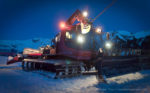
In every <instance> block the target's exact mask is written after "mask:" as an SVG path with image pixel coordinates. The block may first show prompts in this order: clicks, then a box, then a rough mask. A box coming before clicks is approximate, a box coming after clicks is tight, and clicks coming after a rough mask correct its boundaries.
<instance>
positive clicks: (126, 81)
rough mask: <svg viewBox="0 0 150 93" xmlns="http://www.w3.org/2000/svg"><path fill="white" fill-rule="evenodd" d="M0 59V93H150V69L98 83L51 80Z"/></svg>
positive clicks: (83, 79) (90, 79) (91, 79)
mask: <svg viewBox="0 0 150 93" xmlns="http://www.w3.org/2000/svg"><path fill="white" fill-rule="evenodd" d="M6 60H7V57H3V56H0V93H116V92H117V93H118V92H119V93H122V92H123V93H128V92H130V93H149V92H150V70H146V71H140V72H136V73H130V74H126V75H122V76H117V77H112V78H107V82H108V84H104V83H98V81H97V79H96V77H95V76H79V77H73V78H65V79H53V78H48V77H46V76H44V75H41V74H39V73H34V72H26V71H23V70H22V69H21V67H20V66H21V64H20V63H17V64H13V65H9V66H7V65H6Z"/></svg>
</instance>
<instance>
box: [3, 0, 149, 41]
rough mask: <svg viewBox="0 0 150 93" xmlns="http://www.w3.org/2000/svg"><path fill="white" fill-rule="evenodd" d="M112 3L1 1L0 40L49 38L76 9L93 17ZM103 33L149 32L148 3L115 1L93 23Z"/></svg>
mask: <svg viewBox="0 0 150 93" xmlns="http://www.w3.org/2000/svg"><path fill="white" fill-rule="evenodd" d="M111 2H112V0H1V1H0V32H1V34H0V40H4V39H5V40H6V39H7V40H23V39H30V38H36V37H42V38H51V37H53V36H54V35H55V34H56V33H58V32H59V27H58V24H59V21H61V20H64V21H65V20H67V18H68V17H69V16H71V14H72V13H73V12H74V11H75V10H76V9H80V10H81V11H83V10H88V11H89V17H91V18H94V17H95V16H96V15H97V14H99V12H101V11H102V10H103V9H104V8H105V7H106V6H107V5H108V4H110V3H111ZM94 24H95V26H99V25H100V26H102V27H103V29H104V31H110V30H127V31H130V32H137V31H142V30H150V1H149V0H118V1H117V2H116V3H115V4H114V5H113V6H112V7H111V8H109V9H108V10H107V11H106V12H105V13H104V14H103V15H101V16H100V17H99V18H98V19H97V20H96V21H95V23H94Z"/></svg>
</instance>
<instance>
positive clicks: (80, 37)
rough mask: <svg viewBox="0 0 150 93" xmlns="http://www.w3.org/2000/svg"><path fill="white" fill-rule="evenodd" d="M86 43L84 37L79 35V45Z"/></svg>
mask: <svg viewBox="0 0 150 93" xmlns="http://www.w3.org/2000/svg"><path fill="white" fill-rule="evenodd" d="M84 41H85V40H84V37H83V36H82V35H79V36H78V37H77V42H78V43H81V44H82V43H84Z"/></svg>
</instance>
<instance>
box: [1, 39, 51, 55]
mask: <svg viewBox="0 0 150 93" xmlns="http://www.w3.org/2000/svg"><path fill="white" fill-rule="evenodd" d="M50 43H51V40H50V39H44V38H33V39H28V40H0V49H4V48H5V49H13V48H14V49H16V50H18V52H22V50H23V49H24V48H33V49H38V48H39V47H41V46H45V45H50Z"/></svg>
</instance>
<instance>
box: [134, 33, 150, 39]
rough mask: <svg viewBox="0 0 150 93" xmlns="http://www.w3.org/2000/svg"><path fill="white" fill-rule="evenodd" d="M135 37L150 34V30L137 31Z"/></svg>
mask: <svg viewBox="0 0 150 93" xmlns="http://www.w3.org/2000/svg"><path fill="white" fill-rule="evenodd" d="M134 36H135V38H137V39H139V38H143V37H146V36H150V31H141V32H137V33H135V35H134Z"/></svg>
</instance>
